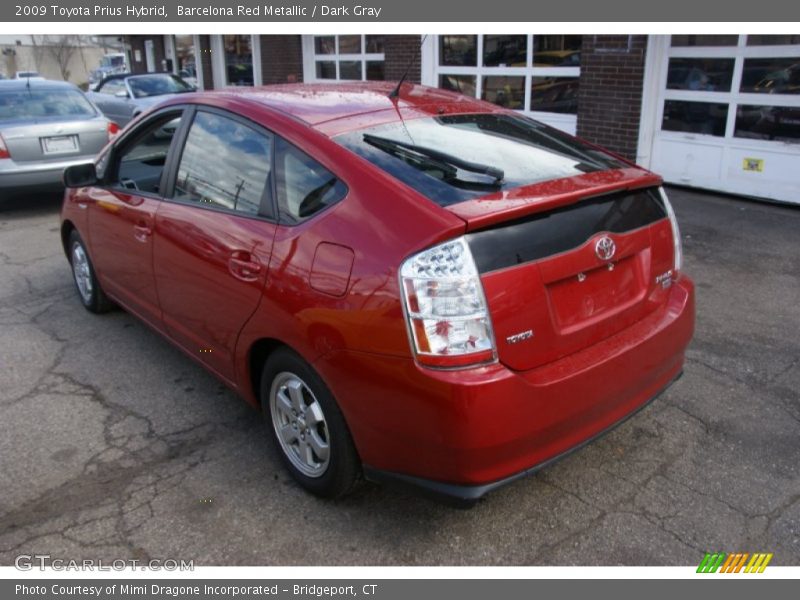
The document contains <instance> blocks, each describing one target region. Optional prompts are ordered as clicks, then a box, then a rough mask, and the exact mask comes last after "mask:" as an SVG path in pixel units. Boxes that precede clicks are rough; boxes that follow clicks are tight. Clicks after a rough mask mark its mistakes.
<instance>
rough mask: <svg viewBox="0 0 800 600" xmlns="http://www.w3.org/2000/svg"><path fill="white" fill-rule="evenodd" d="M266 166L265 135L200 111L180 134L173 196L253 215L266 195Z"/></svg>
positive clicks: (269, 162) (267, 144)
mask: <svg viewBox="0 0 800 600" xmlns="http://www.w3.org/2000/svg"><path fill="white" fill-rule="evenodd" d="M271 165H272V139H271V136H268V135H266V134H264V133H260V132H258V131H256V130H255V129H252V128H250V127H248V126H247V125H243V124H242V123H240V122H239V121H235V120H233V119H229V118H228V117H224V116H221V115H218V114H215V113H209V112H203V111H200V112H198V113H197V115H196V116H195V118H194V122H193V123H192V127H191V129H189V135H188V136H187V138H186V145H185V146H184V149H183V156H181V162H180V165H179V167H178V178H177V180H176V182H175V193H174V195H173V197H174V198H175V199H176V200H182V201H184V202H197V203H199V204H209V205H212V206H216V207H220V208H226V209H228V210H235V211H237V212H241V213H244V214H248V215H257V214H259V212H260V209H261V202H262V198H268V196H265V194H268V193H269V191H268V190H269V186H268V184H269V175H270V171H271Z"/></svg>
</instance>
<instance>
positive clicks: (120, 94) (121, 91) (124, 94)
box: [114, 90, 128, 98]
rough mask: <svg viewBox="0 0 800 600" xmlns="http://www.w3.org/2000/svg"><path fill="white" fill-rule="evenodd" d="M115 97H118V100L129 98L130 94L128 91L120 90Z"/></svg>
mask: <svg viewBox="0 0 800 600" xmlns="http://www.w3.org/2000/svg"><path fill="white" fill-rule="evenodd" d="M114 96H116V97H117V98H127V97H128V92H127V90H120V91H118V92H117V93H116V94H114Z"/></svg>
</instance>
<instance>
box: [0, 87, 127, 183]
mask: <svg viewBox="0 0 800 600" xmlns="http://www.w3.org/2000/svg"><path fill="white" fill-rule="evenodd" d="M118 129H119V128H118V127H117V126H116V125H115V124H114V123H111V122H109V120H108V119H106V118H105V117H104V116H103V115H102V114H101V113H100V111H99V110H98V109H97V108H96V107H95V106H94V105H93V104H92V103H91V102H90V101H89V100H88V99H87V98H86V96H85V95H84V94H83V92H81V91H80V90H79V89H78V88H77V87H75V86H74V85H72V84H71V83H65V82H61V81H47V80H38V79H33V78H31V79H22V80H17V79H10V80H7V81H3V82H0V192H1V193H2V195H4V196H7V195H10V194H12V193H14V194H16V193H20V192H25V193H28V192H34V191H50V190H58V189H61V188H62V186H63V184H62V179H61V178H62V175H63V173H64V169H65V168H66V167H68V166H70V165H74V164H82V163H85V162H86V161H87V160H92V159H93V158H94V156H95V155H96V154H97V153H98V152H99V151H100V150H101V148H102V147H103V146H104V145H105V144H106V143H108V141H109V139H110V137H112V136H113V135H115V134H116V133H117V131H118Z"/></svg>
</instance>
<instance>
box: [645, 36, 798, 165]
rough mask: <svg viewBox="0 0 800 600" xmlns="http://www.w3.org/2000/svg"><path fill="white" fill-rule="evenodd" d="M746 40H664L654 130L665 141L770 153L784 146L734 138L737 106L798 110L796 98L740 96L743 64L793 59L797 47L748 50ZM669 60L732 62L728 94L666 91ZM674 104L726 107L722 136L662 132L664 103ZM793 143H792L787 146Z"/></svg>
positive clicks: (792, 95)
mask: <svg viewBox="0 0 800 600" xmlns="http://www.w3.org/2000/svg"><path fill="white" fill-rule="evenodd" d="M747 40H748V36H747V35H743V34H742V35H739V37H738V41H737V44H736V45H735V46H673V45H672V36H667V39H666V46H665V49H666V51H665V52H664V53H663V54H664V55H663V56H662V57H660V60H662V61H663V64H662V69H661V73H660V77H659V80H658V86H659V88H658V89H659V90H661V91H660V92H659V93H660V99H659V104H658V106H657V107H656V114H655V117H656V119H655V127H656V132H657V134H658V135H659V136H660V137H661V138H662V139H665V140H669V139H673V140H682V139H685V137H686V136H697V139H700V140H707V141H709V142H712V143H713V141H716V142H719V143H726V144H727V143H739V144H747V145H748V146H761V147H763V148H765V149H769V148H770V147H771V146H772V145H774V144H776V143H778V144H781V143H785V142H782V141H777V142H776V141H774V140H762V139H756V138H747V137H737V136H736V135H735V133H736V117H737V114H738V112H739V110H738V109H739V107H740V106H776V107H789V108H794V107H797V106H798V102H799V101H800V98H799V97H798V95H797V94H765V93H758V92H742V91H740V90H741V83H742V77H743V74H744V62H745V61H746V60H748V59H751V58H796V57H798V56H800V53H799V52H798V45H783V44H775V45H760V46H748V45H747ZM671 58H724V59H733V60H734V67H733V79H732V81H731V89H730V91H705V90H679V89H669V88H668V87H667V79H668V77H669V62H670V59H671ZM669 100H677V101H686V102H705V103H715V104H716V103H719V104H726V105H727V106H728V115H727V120H726V123H725V131H724V133H723V135H721V136H717V135H710V134H705V133H694V132H683V131H671V130H668V129H663V123H664V108H665V106H666V103H667V101H669ZM788 143H794V142H788Z"/></svg>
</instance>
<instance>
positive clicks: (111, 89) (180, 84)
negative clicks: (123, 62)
mask: <svg viewBox="0 0 800 600" xmlns="http://www.w3.org/2000/svg"><path fill="white" fill-rule="evenodd" d="M193 91H195V88H194V86H192V85H190V84H188V83H186V82H185V81H184V80H183V79H181V78H180V77H178V76H177V75H172V74H171V73H145V74H142V75H132V74H130V73H122V74H117V75H111V76H109V77H106V78H105V79H103V80H102V81H101V82H100V83H99V84H97V87H96V88H95V89H94V91H90V92H87V95H88V96H89V98H90V99H91V100H92V102H94V103H95V104H97V106H99V107H100V110H102V111H103V114H104V115H106V116H107V117H108V118H109V119H111V120H112V121H114V122H115V123H117V124H118V125H119V126H120V127H124V126H125V125H127V124H128V122H129V121H130V120H131V119H133V118H134V117H136V116H138V115H139V113H141V112H144V111H145V110H147V109H149V108H150V107H152V106H154V105H156V104H158V103H159V102H162V101H163V100H167V99H169V98H171V97H172V96H174V95H175V94H184V93H186V92H193Z"/></svg>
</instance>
